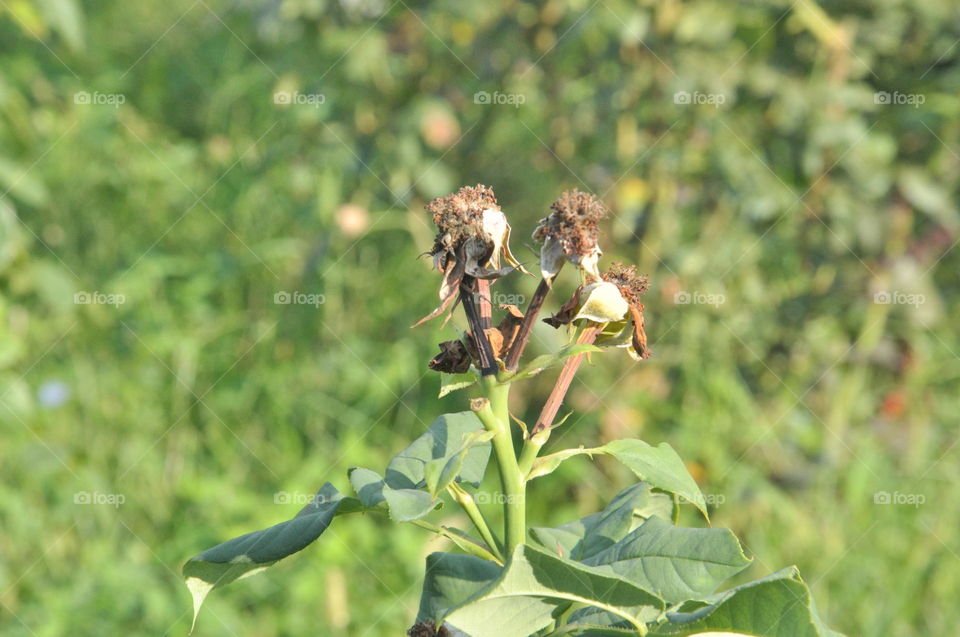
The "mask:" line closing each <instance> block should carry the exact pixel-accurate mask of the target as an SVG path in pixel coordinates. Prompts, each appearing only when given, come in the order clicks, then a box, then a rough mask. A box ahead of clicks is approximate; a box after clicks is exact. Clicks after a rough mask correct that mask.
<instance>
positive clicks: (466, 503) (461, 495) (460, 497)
mask: <svg viewBox="0 0 960 637" xmlns="http://www.w3.org/2000/svg"><path fill="white" fill-rule="evenodd" d="M447 490H448V491H449V492H450V496H451V497H452V498H453V499H454V500H455V501H456V503H457V504H459V505H460V508H462V509H463V512H464V513H466V514H467V517H468V518H470V521H471V522H473V526H474V527H475V528H476V529H477V532H478V533H480V537H481V538H482V539H483V541H484V542H486V543H487V546H488V547H490V551H491V552H492V553H493V554H494V555H496V556H497V557H498V558H500V561H501V562H503V555H502V554H501V553H500V542H498V541H497V538H496V537H494V535H493V533H491V532H490V527H489V526H487V521H486V519H484V517H483V513H481V511H480V507H478V506H477V503H476V502H475V501H474V499H473V496H472V495H470V494H469V493H467V492H466V491H464V490H463V488H462V487H460V485H458V484H456V483H452V484H451V485H450V486H449V487H447Z"/></svg>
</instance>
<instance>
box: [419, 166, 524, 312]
mask: <svg viewBox="0 0 960 637" xmlns="http://www.w3.org/2000/svg"><path fill="white" fill-rule="evenodd" d="M426 209H427V211H428V212H430V213H431V214H433V222H434V223H435V224H436V226H437V236H436V238H435V239H434V242H433V249H432V250H431V251H430V252H429V253H428V254H429V255H430V256H431V257H433V265H434V267H435V268H436V269H437V270H439V271H440V272H443V284H442V285H441V286H440V306H439V307H437V309H435V310H434V311H433V312H431V313H430V314H429V315H428V316H426V317H424V318H423V319H421V320H420V321H419V322H418V323H417V324H418V325H419V324H420V323H422V322H424V321H426V320H429V319H431V318H433V317H435V316H437V315H438V314H440V313H442V312H443V311H444V310H446V309H447V307H449V306H450V304H451V303H452V302H453V301H454V300H455V299H456V298H457V288H458V286H459V285H460V282H461V281H462V280H463V277H464V276H470V277H474V278H476V279H496V278H499V277H501V276H504V275H505V274H508V273H509V272H511V271H512V270H514V269H516V268H519V267H520V263H519V261H517V260H516V258H515V257H514V256H513V254H512V253H511V252H510V245H509V243H510V224H509V223H507V217H506V215H504V214H503V211H502V210H501V209H500V206H499V205H498V204H497V198H496V196H495V195H494V193H493V189H492V188H490V187H488V186H483V185H480V184H478V185H476V186H474V187H470V186H464V187H463V188H461V189H460V190H458V191H457V192H455V193H454V194H452V195H447V196H446V197H438V198H437V199H434V200H433V201H431V202H430V203H428V204H427V205H426ZM501 259H502V260H503V261H506V263H507V264H508V267H501Z"/></svg>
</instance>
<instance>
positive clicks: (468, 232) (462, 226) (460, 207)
mask: <svg viewBox="0 0 960 637" xmlns="http://www.w3.org/2000/svg"><path fill="white" fill-rule="evenodd" d="M491 208H492V209H494V210H500V206H499V205H498V204H497V197H496V195H494V194H493V189H492V188H490V187H488V186H483V185H481V184H477V185H476V186H473V187H470V186H464V187H463V188H461V189H460V190H458V191H457V192H455V193H453V194H452V195H447V196H446V197H437V198H436V199H434V200H433V201H431V202H430V203H428V204H427V205H426V209H427V212H429V213H431V214H432V215H433V223H435V224H436V226H437V231H438V232H437V237H436V239H435V240H434V243H433V250H431V252H430V254H431V255H437V254H441V253H443V252H452V251H454V250H455V249H456V248H457V247H458V246H460V245H462V244H463V243H464V242H465V241H466V240H468V239H471V238H479V239H486V236H485V233H484V231H483V212H484V211H485V210H489V209H491Z"/></svg>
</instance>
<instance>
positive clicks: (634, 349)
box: [544, 263, 651, 360]
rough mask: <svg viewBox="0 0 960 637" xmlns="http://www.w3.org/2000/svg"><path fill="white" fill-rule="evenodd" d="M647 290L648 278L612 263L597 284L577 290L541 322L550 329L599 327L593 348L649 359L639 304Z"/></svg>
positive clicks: (633, 269)
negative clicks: (624, 351) (618, 349)
mask: <svg viewBox="0 0 960 637" xmlns="http://www.w3.org/2000/svg"><path fill="white" fill-rule="evenodd" d="M649 287H650V283H649V279H648V278H647V277H646V276H645V275H639V274H637V269H636V268H635V267H634V266H625V265H623V264H620V263H614V264H613V265H612V266H610V269H609V270H607V271H606V272H604V273H603V274H602V275H601V280H600V281H598V282H595V283H591V284H589V285H586V286H580V287H578V288H577V289H576V291H574V293H573V296H571V297H570V299H569V300H568V301H567V302H566V303H564V304H563V307H561V308H560V311H559V312H557V313H556V314H554V315H553V316H551V317H550V318H547V319H544V322H545V323H547V324H549V325H552V326H553V327H560V326H561V325H569V324H570V323H575V324H576V325H581V324H584V323H586V324H588V325H594V326H599V329H600V331H599V333H598V334H597V337H596V341H595V342H594V344H595V345H598V346H600V347H625V348H629V349H628V350H627V351H628V352H629V353H630V355H631V356H632V357H633V358H635V359H637V360H642V359H646V358H650V354H651V352H650V349H649V348H648V347H647V335H646V332H644V329H643V327H644V325H643V304H642V303H641V302H640V297H641V295H643V293H644V292H646V291H647V289H648V288H649Z"/></svg>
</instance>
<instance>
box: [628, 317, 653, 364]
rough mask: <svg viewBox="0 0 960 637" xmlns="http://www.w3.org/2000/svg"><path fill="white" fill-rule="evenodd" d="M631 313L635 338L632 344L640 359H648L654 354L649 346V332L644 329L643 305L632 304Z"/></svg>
mask: <svg viewBox="0 0 960 637" xmlns="http://www.w3.org/2000/svg"><path fill="white" fill-rule="evenodd" d="M630 314H631V315H632V316H633V339H632V341H631V345H632V346H633V351H634V352H636V354H637V356H638V357H639V359H640V360H646V359H648V358H650V356H652V355H653V352H652V351H650V348H649V347H648V346H647V333H646V332H645V331H644V329H643V306H642V305H631V306H630Z"/></svg>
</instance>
